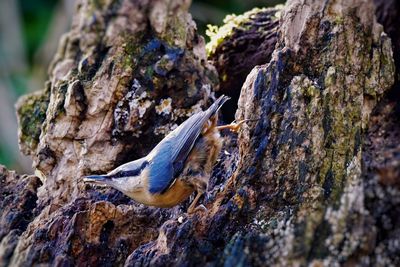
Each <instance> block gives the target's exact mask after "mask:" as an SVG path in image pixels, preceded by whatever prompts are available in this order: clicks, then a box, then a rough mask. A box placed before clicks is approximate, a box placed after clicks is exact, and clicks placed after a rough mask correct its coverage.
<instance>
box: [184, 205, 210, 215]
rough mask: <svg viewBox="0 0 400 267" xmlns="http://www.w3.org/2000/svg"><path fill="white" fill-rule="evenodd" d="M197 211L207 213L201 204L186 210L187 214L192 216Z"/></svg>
mask: <svg viewBox="0 0 400 267" xmlns="http://www.w3.org/2000/svg"><path fill="white" fill-rule="evenodd" d="M197 211H202V212H207V211H208V209H207V208H206V206H204V205H203V204H200V205H198V206H197V207H196V208H194V209H188V214H193V213H196V212H197Z"/></svg>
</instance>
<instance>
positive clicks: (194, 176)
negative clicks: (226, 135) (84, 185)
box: [84, 95, 244, 213]
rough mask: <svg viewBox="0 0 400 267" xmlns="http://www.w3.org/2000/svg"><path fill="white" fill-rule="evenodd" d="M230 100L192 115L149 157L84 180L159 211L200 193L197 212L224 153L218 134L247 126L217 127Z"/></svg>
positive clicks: (223, 99) (191, 206)
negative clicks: (105, 186)
mask: <svg viewBox="0 0 400 267" xmlns="http://www.w3.org/2000/svg"><path fill="white" fill-rule="evenodd" d="M228 99H229V97H227V96H224V95H222V96H221V97H219V98H218V99H217V100H216V101H215V102H214V103H213V104H212V105H211V106H210V107H209V108H208V109H207V110H206V111H200V112H198V113H196V114H194V115H192V116H191V117H190V118H188V119H187V120H186V121H185V122H183V123H182V124H181V125H180V126H179V127H178V128H176V129H175V130H173V131H172V132H170V133H169V134H168V135H167V136H166V137H165V138H164V139H163V140H161V142H160V143H159V144H158V145H157V146H156V147H155V148H154V149H153V150H152V151H151V152H150V153H149V154H148V155H147V156H145V157H143V158H141V159H138V160H135V161H131V162H128V163H126V164H123V165H121V166H119V167H118V168H116V169H114V170H112V171H111V172H109V173H107V174H105V175H90V176H86V177H85V179H84V180H85V181H88V182H94V183H99V184H105V185H109V186H111V187H113V188H115V189H117V190H119V191H121V192H122V193H124V194H125V195H127V196H129V197H130V198H132V199H134V200H135V201H137V202H140V203H143V204H145V205H149V206H156V207H172V206H175V205H177V204H179V203H181V202H182V201H184V200H185V199H187V198H188V197H189V196H190V195H191V194H192V193H193V192H194V191H197V195H196V197H195V199H194V200H193V202H192V204H191V205H190V207H189V209H188V212H189V213H192V212H194V211H195V210H197V209H195V207H196V204H197V201H198V200H199V198H200V196H201V195H202V194H203V193H204V192H206V190H207V186H208V181H209V179H210V176H211V171H212V168H213V165H214V163H215V162H216V160H217V157H218V154H219V152H220V151H221V147H222V138H221V136H220V133H219V131H220V130H221V129H227V128H228V129H231V130H232V131H237V130H238V128H239V127H240V125H241V124H242V123H243V122H244V121H240V122H238V123H232V124H229V125H224V126H219V127H218V126H217V121H218V110H219V109H220V108H221V106H222V105H223V104H224V103H225V102H226V101H227V100H228ZM198 208H199V207H198ZM202 208H204V206H202Z"/></svg>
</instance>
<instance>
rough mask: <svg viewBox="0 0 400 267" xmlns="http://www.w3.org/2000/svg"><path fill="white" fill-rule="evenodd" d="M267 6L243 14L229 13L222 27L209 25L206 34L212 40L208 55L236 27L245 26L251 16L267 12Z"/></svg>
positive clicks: (207, 46)
mask: <svg viewBox="0 0 400 267" xmlns="http://www.w3.org/2000/svg"><path fill="white" fill-rule="evenodd" d="M265 11H267V8H254V9H252V10H250V11H247V12H245V13H243V14H242V15H235V14H232V15H227V16H226V17H225V18H224V20H223V23H224V25H222V26H221V27H218V26H215V25H207V27H208V29H207V30H206V35H207V36H208V37H210V41H209V42H208V43H207V45H206V50H207V55H212V54H213V53H214V52H215V50H216V49H217V47H218V46H219V45H220V44H221V43H222V42H223V41H224V40H225V39H226V38H228V37H229V36H231V35H232V33H233V31H234V29H235V28H245V27H246V26H245V24H246V22H248V21H249V20H250V18H251V17H252V16H253V15H254V14H256V13H259V12H265Z"/></svg>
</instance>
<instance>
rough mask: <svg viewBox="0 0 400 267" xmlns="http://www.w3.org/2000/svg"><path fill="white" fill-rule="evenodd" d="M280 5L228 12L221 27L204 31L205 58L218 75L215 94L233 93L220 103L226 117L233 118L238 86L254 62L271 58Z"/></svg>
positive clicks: (241, 83)
mask: <svg viewBox="0 0 400 267" xmlns="http://www.w3.org/2000/svg"><path fill="white" fill-rule="evenodd" d="M282 8H283V6H277V7H275V8H263V9H258V8H255V9H253V10H251V11H248V12H246V13H244V14H243V15H239V16H235V15H228V16H227V17H226V18H225V19H224V25H223V26H222V27H220V28H218V27H211V29H209V31H208V32H207V33H208V35H209V36H210V38H211V40H210V42H209V43H208V44H207V46H206V48H207V52H208V54H209V56H208V58H209V59H210V60H211V62H212V64H213V65H214V66H215V67H216V68H217V71H218V74H219V77H220V87H219V90H218V94H227V95H229V96H231V97H232V104H231V105H225V106H223V107H222V112H223V113H224V115H225V118H226V119H228V120H233V119H234V117H235V112H236V109H237V104H236V103H237V101H238V99H239V95H240V90H241V88H242V85H243V83H244V81H245V80H246V77H247V75H248V74H249V73H250V71H251V70H252V69H253V68H254V66H256V65H262V64H265V63H267V62H269V61H270V59H271V55H272V52H273V51H274V49H275V44H276V40H277V29H278V24H279V16H280V12H281V10H282Z"/></svg>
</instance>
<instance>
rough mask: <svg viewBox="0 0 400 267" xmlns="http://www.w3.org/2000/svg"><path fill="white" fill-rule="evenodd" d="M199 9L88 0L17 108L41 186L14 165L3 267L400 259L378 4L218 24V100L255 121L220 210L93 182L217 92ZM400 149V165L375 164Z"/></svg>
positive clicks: (294, 7)
mask: <svg viewBox="0 0 400 267" xmlns="http://www.w3.org/2000/svg"><path fill="white" fill-rule="evenodd" d="M188 6H189V3H188V1H183V0H171V1H161V0H159V1H145V0H142V1H129V0H124V1H119V2H117V1H116V2H114V1H106V2H104V3H103V2H102V3H98V2H90V3H89V1H85V0H82V1H80V2H79V3H78V5H77V11H76V15H75V17H74V22H73V26H72V29H71V31H70V32H69V33H67V34H66V35H65V37H64V38H63V39H62V40H61V42H60V47H59V51H58V53H57V55H56V56H55V59H54V62H53V64H52V66H51V67H50V71H49V77H50V78H49V82H48V83H47V85H46V89H45V90H44V91H43V92H42V93H40V94H36V95H31V96H27V97H24V98H22V99H21V100H20V101H19V103H18V105H17V106H18V107H17V109H18V113H19V122H20V143H21V144H20V145H21V149H22V151H24V152H25V153H28V154H29V155H31V156H32V158H33V160H34V168H35V169H36V174H37V175H38V176H39V177H40V178H41V180H42V181H43V185H41V182H40V181H39V180H38V178H37V177H35V176H22V177H20V178H18V176H15V174H13V173H10V172H8V171H6V170H5V169H1V170H0V171H1V173H2V175H3V177H5V178H2V180H1V182H2V183H3V184H4V185H5V186H4V187H2V188H6V189H3V191H2V195H3V196H6V197H4V200H2V202H1V203H0V204H1V207H2V210H1V213H0V215H1V217H0V218H1V221H0V223H1V229H2V231H1V232H0V233H1V235H0V240H1V243H0V251H1V253H0V260H1V262H0V264H2V265H8V264H9V265H12V266H25V265H34V264H51V265H78V266H80V265H82V266H83V265H119V266H122V265H125V266H136V265H146V266H147V265H149V266H153V265H205V264H209V265H223V264H224V265H227V266H232V265H254V266H265V265H280V266H292V265H293V266H298V265H301V266H303V265H304V266H305V265H327V266H331V265H345V264H346V265H347V264H348V265H399V264H400V258H399V255H400V254H399V251H400V245H399V240H400V237H399V236H398V232H399V231H398V230H399V226H398V225H399V223H398V219H396V218H398V214H399V211H398V208H396V205H397V204H396V203H397V202H396V200H398V199H399V196H400V186H399V184H400V182H399V181H400V178H399V173H400V172H398V170H399V168H398V167H399V166H400V163H399V162H400V159H399V158H398V156H396V155H398V154H396V153H398V151H400V149H399V145H398V144H397V143H396V136H395V135H390V134H389V135H388V136H386V135H385V137H384V140H385V141H387V142H389V143H391V144H392V145H393V147H390V148H389V147H385V146H384V148H385V149H383V148H382V145H381V146H380V145H379V144H380V143H379V142H381V143H382V142H383V143H385V142H384V141H382V138H381V139H379V134H380V133H379V132H380V130H382V129H386V130H387V131H389V132H391V133H393V132H395V131H397V129H398V128H396V126H395V125H396V120H395V119H393V120H392V121H391V124H390V123H389V124H385V125H383V126H380V125H381V124H382V118H393V117H395V114H396V113H394V111H393V109H394V106H395V105H396V104H391V105H385V103H386V104H387V103H388V102H387V101H388V97H387V95H386V97H385V98H384V99H383V100H381V99H382V98H383V97H384V96H385V92H386V91H388V90H389V89H390V88H391V87H392V85H393V83H394V79H395V67H394V59H393V58H394V57H393V53H392V45H391V41H390V38H389V37H388V36H387V35H386V34H385V33H384V32H383V27H382V26H381V25H380V24H379V23H377V22H376V19H375V13H374V12H375V8H374V4H373V1H372V0H371V1H364V0H351V1H345V0H328V1H316V0H304V1H298V0H291V1H288V2H287V3H286V5H285V7H277V9H273V10H274V12H271V9H269V10H268V11H266V10H264V9H263V10H253V11H252V13H248V14H251V15H247V16H243V17H240V18H241V19H242V21H240V22H239V23H236V22H237V21H238V20H237V19H233V21H235V24H234V25H233V26H232V25H230V27H231V28H230V33H229V34H225V35H223V34H222V33H221V32H218V31H217V32H215V35H214V37H218V38H220V37H221V36H223V37H222V39H221V40H219V41H218V42H216V43H215V46H214V47H213V51H212V52H211V54H210V59H212V62H213V64H215V66H216V67H217V69H218V71H219V78H220V80H221V90H223V92H224V93H227V94H230V95H232V96H234V95H235V94H236V95H239V94H238V92H239V91H240V97H239V101H238V108H237V111H236V119H255V120H256V121H250V122H248V123H246V124H245V126H244V127H243V129H242V130H241V132H240V134H239V136H238V137H237V138H236V137H235V136H234V135H231V134H227V135H226V137H225V147H224V150H225V152H224V153H222V154H221V156H220V160H219V162H218V164H217V165H216V167H215V169H214V172H213V176H212V178H211V182H210V192H209V195H210V196H209V198H208V199H204V200H203V203H204V204H205V205H206V207H207V209H208V210H207V211H206V212H198V213H196V214H194V215H188V214H186V213H185V212H184V211H185V209H186V208H187V206H188V201H186V202H185V203H183V204H182V205H180V206H178V207H175V208H173V209H157V208H151V207H145V206H143V205H139V204H137V203H135V202H134V201H132V200H130V199H128V198H127V197H124V196H122V194H121V193H118V192H116V191H115V190H112V189H102V190H100V189H98V188H95V189H94V188H92V187H90V186H85V185H83V183H82V181H81V176H82V175H84V174H88V173H97V172H99V173H101V172H106V171H108V170H110V169H112V168H114V167H116V166H118V165H119V164H121V163H123V162H126V161H129V160H132V159H135V158H137V157H141V156H143V155H145V154H146V153H147V152H148V151H149V150H150V149H151V148H152V147H153V146H154V145H155V144H156V143H157V142H158V141H159V140H160V139H161V138H162V137H163V136H164V135H165V134H166V133H167V132H168V131H169V130H171V129H173V128H174V127H176V126H175V125H177V124H179V123H180V122H181V121H183V120H184V119H185V118H186V117H187V116H190V115H191V114H192V113H193V112H195V111H197V110H198V109H199V108H201V107H203V108H204V107H205V106H207V105H208V104H209V103H210V101H209V100H210V98H212V97H213V94H214V92H217V93H219V92H220V91H218V76H217V73H216V71H215V68H214V66H213V65H211V64H210V63H207V60H206V54H205V46H204V42H203V39H202V38H201V37H199V36H198V35H197V34H196V32H195V25H194V23H193V21H192V20H191V18H190V15H189V14H188V13H187V9H188ZM280 10H282V15H279V12H280ZM275 11H276V12H275ZM278 11H279V12H278ZM172 15H173V16H172ZM381 21H383V20H381ZM227 23H228V24H229V23H230V22H227ZM246 25H247V26H249V25H250V26H249V27H245V26H246ZM271 25H272V26H271ZM219 30H220V31H223V30H226V28H225V29H223V28H220V29H219ZM211 42H213V39H212V41H211ZM257 46H258V50H257ZM260 47H261V48H260ZM243 48H245V49H243ZM253 52H254V54H253ZM248 55H253V56H254V60H244V62H243V64H236V63H235V62H239V61H240V60H239V59H240V58H241V57H242V58H247V57H248ZM225 63H226V64H225ZM256 65H258V66H256ZM251 69H252V70H251ZM250 70H251V71H250ZM249 71H250V73H248V72H249ZM231 74H234V75H231ZM235 74H238V75H235ZM244 76H247V77H246V81H245V82H244V84H243V86H242V87H241V88H239V87H238V86H234V87H233V88H231V89H227V88H229V85H237V84H241V83H242V81H243V77H244ZM378 103H379V104H378ZM231 105H232V106H233V109H235V107H234V104H231ZM232 106H231V107H232ZM376 106H378V108H376V109H375V107H376ZM385 107H386V109H385ZM373 110H374V112H373ZM229 112H230V113H231V114H232V110H231V111H229ZM229 112H228V113H225V117H228V116H229V115H231V114H229ZM32 113H33V114H35V115H36V116H32ZM371 114H372V115H371ZM42 123H43V124H42ZM41 124H42V126H41V127H39V126H40V125H41ZM388 125H389V126H388ZM38 129H40V131H39V130H38ZM399 132H400V131H399ZM387 151H390V152H391V154H390V155H389V156H388V155H387V153H386V152H387ZM379 157H380V159H381V161H380V160H378V158H379ZM387 157H390V158H391V160H392V161H391V162H392V164H393V166H392V167H390V168H386V167H385V168H378V167H377V168H373V166H375V165H379V163H381V162H382V161H384V160H385V158H387ZM374 164H375V165H374ZM396 164H397V165H396ZM3 184H2V186H3ZM7 188H8V189H7ZM10 192H13V194H10ZM27 192H29V194H28V193H27ZM382 192H386V194H385V195H382ZM27 195H29V196H27ZM36 199H37V204H33V203H34V202H35V200H36ZM26 200H29V201H26ZM22 201H25V202H26V203H29V205H20V206H19V205H18V203H19V202H22ZM25 202H24V203H25ZM384 203H389V204H390V205H389V207H391V208H392V210H389V211H388V210H387V209H384ZM14 207H19V208H18V209H17V210H15V208H14ZM18 216H19V217H24V218H25V221H24V223H22V224H16V223H13V222H16V220H15V219H13V218H18ZM382 216H383V217H382ZM396 216H397V217H396ZM381 217H382V218H381ZM3 227H4V228H3ZM388 234H390V235H393V236H390V237H389V236H387V235H388Z"/></svg>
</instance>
